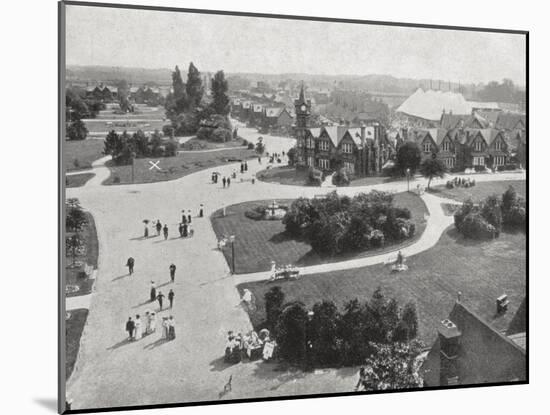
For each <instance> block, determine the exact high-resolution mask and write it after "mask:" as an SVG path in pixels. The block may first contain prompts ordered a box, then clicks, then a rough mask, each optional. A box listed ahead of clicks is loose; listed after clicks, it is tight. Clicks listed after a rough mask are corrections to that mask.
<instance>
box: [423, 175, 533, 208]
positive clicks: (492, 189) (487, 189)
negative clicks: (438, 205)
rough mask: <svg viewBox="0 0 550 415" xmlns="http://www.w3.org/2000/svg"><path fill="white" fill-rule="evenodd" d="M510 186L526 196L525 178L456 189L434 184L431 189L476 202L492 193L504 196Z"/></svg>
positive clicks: (434, 191) (454, 198) (441, 194)
mask: <svg viewBox="0 0 550 415" xmlns="http://www.w3.org/2000/svg"><path fill="white" fill-rule="evenodd" d="M509 186H513V187H514V189H516V192H517V193H518V194H519V195H521V196H523V197H525V196H526V192H527V189H526V181H525V180H504V181H500V182H499V181H495V182H476V185H475V186H473V187H467V188H466V187H455V188H454V189H447V188H446V187H445V185H439V186H434V187H433V188H432V189H431V190H430V192H431V193H434V194H435V195H437V196H441V197H445V198H448V199H453V200H457V201H459V202H463V201H465V200H467V199H469V198H471V199H472V200H473V201H474V203H477V202H480V201H482V200H483V199H485V198H486V197H487V196H490V195H492V194H496V195H497V196H502V194H503V193H504V192H505V191H506V190H507V189H508V187H509Z"/></svg>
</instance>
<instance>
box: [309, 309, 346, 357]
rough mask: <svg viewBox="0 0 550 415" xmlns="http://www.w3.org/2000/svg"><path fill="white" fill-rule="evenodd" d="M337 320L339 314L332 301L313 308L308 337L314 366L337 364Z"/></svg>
mask: <svg viewBox="0 0 550 415" xmlns="http://www.w3.org/2000/svg"><path fill="white" fill-rule="evenodd" d="M339 320H340V313H339V312H338V309H337V308H336V306H335V305H334V303H333V302H332V301H328V300H325V301H322V302H320V303H316V304H315V305H314V306H313V316H312V318H311V322H310V326H309V330H308V333H309V336H308V337H309V338H310V339H311V351H312V352H313V356H314V363H315V364H318V365H321V366H324V365H329V364H335V363H337V362H338V360H339V353H338V343H339V337H338V324H339Z"/></svg>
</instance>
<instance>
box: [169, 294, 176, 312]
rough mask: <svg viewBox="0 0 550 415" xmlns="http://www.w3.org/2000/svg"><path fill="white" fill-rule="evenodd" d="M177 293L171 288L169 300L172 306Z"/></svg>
mask: <svg viewBox="0 0 550 415" xmlns="http://www.w3.org/2000/svg"><path fill="white" fill-rule="evenodd" d="M175 296H176V295H175V294H174V290H172V289H170V291H169V292H168V301H169V302H170V308H172V306H173V305H174V297H175Z"/></svg>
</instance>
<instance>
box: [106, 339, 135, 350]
mask: <svg viewBox="0 0 550 415" xmlns="http://www.w3.org/2000/svg"><path fill="white" fill-rule="evenodd" d="M130 343H133V341H130V340H129V339H128V337H126V338H125V339H124V340H121V341H119V342H118V343H116V344H113V345H112V346H111V347H107V350H116V349H118V348H119V347H122V346H125V345H127V344H130Z"/></svg>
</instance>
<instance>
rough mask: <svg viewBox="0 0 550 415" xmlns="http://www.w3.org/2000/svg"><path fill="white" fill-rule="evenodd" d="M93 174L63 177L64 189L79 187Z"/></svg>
mask: <svg viewBox="0 0 550 415" xmlns="http://www.w3.org/2000/svg"><path fill="white" fill-rule="evenodd" d="M94 176H95V174H94V173H82V174H71V175H67V176H65V186H66V187H81V186H84V185H85V184H86V183H87V182H88V180H90V179H91V178H92V177H94Z"/></svg>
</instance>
